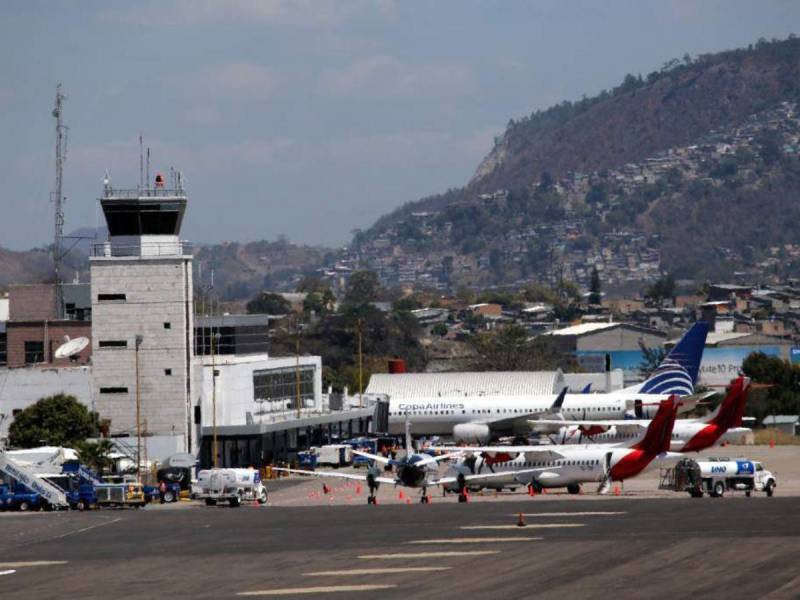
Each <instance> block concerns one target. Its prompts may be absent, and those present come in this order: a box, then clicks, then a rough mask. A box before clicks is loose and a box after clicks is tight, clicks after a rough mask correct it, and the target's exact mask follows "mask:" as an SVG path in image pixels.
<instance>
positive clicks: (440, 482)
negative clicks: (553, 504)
mask: <svg viewBox="0 0 800 600" xmlns="http://www.w3.org/2000/svg"><path fill="white" fill-rule="evenodd" d="M557 468H559V467H546V468H538V469H518V470H516V471H501V472H499V473H478V474H476V475H464V476H463V480H464V481H467V482H469V481H480V480H481V479H494V478H496V477H509V476H510V477H517V476H518V475H528V474H531V473H539V472H541V471H552V470H553V469H557ZM458 482H459V477H442V478H441V479H437V480H436V481H432V482H431V485H450V484H451V483H458Z"/></svg>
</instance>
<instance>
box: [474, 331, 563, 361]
mask: <svg viewBox="0 0 800 600" xmlns="http://www.w3.org/2000/svg"><path fill="white" fill-rule="evenodd" d="M469 343H470V345H471V346H472V350H473V351H474V353H475V358H474V360H473V365H472V368H473V369H474V370H476V371H551V370H554V369H558V368H567V367H574V366H575V365H574V364H573V363H574V361H573V360H572V358H571V357H570V356H568V355H566V354H564V353H563V352H561V351H560V350H558V348H556V347H555V344H554V343H553V340H551V339H549V338H547V337H543V336H539V337H536V338H530V337H529V336H528V332H527V331H526V330H525V328H524V327H521V326H519V325H508V326H505V327H501V328H499V329H496V330H495V331H492V332H487V333H481V334H478V335H475V336H472V337H471V338H470V339H469Z"/></svg>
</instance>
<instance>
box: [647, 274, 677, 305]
mask: <svg viewBox="0 0 800 600" xmlns="http://www.w3.org/2000/svg"><path fill="white" fill-rule="evenodd" d="M674 296H675V277H673V276H672V274H671V273H670V274H668V275H665V276H664V277H660V278H659V279H658V280H657V281H656V282H655V283H654V284H653V285H651V286H650V287H648V288H646V289H645V291H644V297H645V298H648V299H650V300H652V301H653V302H655V303H656V304H658V305H659V306H661V304H663V302H664V300H667V299H669V298H672V297H674Z"/></svg>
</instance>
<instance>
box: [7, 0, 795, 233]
mask: <svg viewBox="0 0 800 600" xmlns="http://www.w3.org/2000/svg"><path fill="white" fill-rule="evenodd" d="M797 29H800V2H796V1H793V0H785V1H781V0H775V1H771V2H770V1H765V0H761V1H759V2H750V1H748V2H740V1H731V0H718V1H717V0H709V1H705V2H688V1H679V0H672V1H670V0H656V1H652V2H651V1H644V0H634V1H608V2H606V1H600V0H598V1H594V2H588V1H586V2H569V1H565V0H553V1H538V2H537V1H530V2H516V1H511V0H502V1H501V0H497V1H493V2H491V1H485V2H478V1H471V0H452V1H446V0H431V1H428V2H422V1H419V2H417V1H411V0H409V1H399V0H398V1H396V2H394V1H391V0H375V1H369V0H352V1H348V0H334V1H327V0H296V1H289V0H261V1H255V0H252V1H248V0H224V1H222V0H220V1H211V0H158V1H155V2H140V3H138V4H136V5H135V3H134V2H130V1H122V2H91V1H78V0H75V1H72V2H67V1H63V2H58V1H55V0H51V1H48V2H36V1H32V0H24V1H21V2H15V1H10V0H4V1H3V2H2V3H0V181H2V182H3V185H2V191H1V192H0V208H1V209H2V212H0V245H3V246H6V247H11V248H14V249H25V248H30V247H32V246H35V245H42V244H46V243H48V242H49V241H50V239H51V236H52V229H53V225H52V221H53V218H52V208H51V204H50V202H49V194H50V191H51V190H52V188H53V180H54V175H53V172H54V162H55V159H54V150H53V145H54V131H53V128H54V119H53V118H52V116H51V115H50V111H51V109H52V104H53V97H54V93H55V86H56V83H57V82H59V81H61V82H63V84H64V90H65V92H66V94H67V96H68V99H67V101H66V108H65V117H66V121H67V124H68V125H69V126H70V131H69V148H68V156H67V163H66V176H65V193H66V195H67V197H68V203H67V219H66V221H67V223H66V230H71V229H74V228H77V227H81V226H91V227H94V225H95V223H96V221H97V219H98V211H97V202H96V198H97V196H98V194H99V192H100V189H101V181H102V177H103V172H104V171H105V170H106V169H107V170H108V171H109V172H110V173H111V176H112V179H113V183H114V184H115V185H117V186H120V187H125V186H131V187H132V186H135V185H136V183H137V181H138V136H139V133H140V132H141V133H142V134H143V135H144V137H145V143H146V144H147V145H149V146H150V147H151V148H152V162H153V171H155V170H162V171H168V169H169V167H170V166H173V165H174V166H175V167H178V168H180V169H182V170H183V172H184V174H185V181H186V187H187V189H188V192H189V201H190V205H189V210H188V213H187V220H186V222H185V226H184V229H183V232H182V233H183V237H185V238H187V239H191V240H194V241H198V242H217V241H221V240H237V241H248V240H255V239H273V238H275V237H276V236H278V235H279V234H281V233H283V234H286V235H287V236H288V237H289V238H290V239H291V240H293V241H297V242H308V243H321V244H341V243H344V242H346V241H347V240H348V239H349V237H350V232H351V230H352V229H353V228H355V227H368V226H369V225H371V224H372V223H373V222H374V220H375V219H376V218H377V217H379V216H380V215H381V214H384V213H385V212H388V211H389V210H391V209H393V208H395V207H397V206H399V205H400V204H402V203H403V202H406V201H409V200H415V199H418V198H420V197H422V196H425V195H428V194H431V193H436V192H441V191H444V190H446V189H447V188H448V187H455V186H460V185H463V184H464V183H466V182H467V181H468V180H469V178H470V177H471V176H472V173H473V172H474V170H475V167H476V166H477V165H478V163H479V161H480V159H481V158H482V157H483V156H484V155H485V154H486V153H487V152H488V151H489V149H490V148H491V145H492V138H493V136H495V135H498V134H500V133H501V132H502V131H503V129H504V127H505V124H506V123H507V122H508V119H509V118H510V117H519V116H522V115H525V114H528V113H530V112H531V111H532V110H534V109H536V108H545V107H547V106H549V105H551V104H553V103H555V102H558V101H560V100H562V99H576V98H580V96H581V95H582V94H587V95H591V94H594V93H596V92H598V91H599V90H601V89H603V88H608V87H611V86H614V85H616V84H618V83H619V82H620V81H621V80H622V78H623V76H624V75H625V74H626V73H628V72H632V73H640V72H641V73H643V74H646V73H647V72H649V71H652V70H654V69H658V68H659V67H660V66H661V65H662V64H663V63H664V62H666V61H667V60H669V59H670V58H673V57H680V56H682V55H683V54H684V53H685V52H689V53H691V54H696V53H700V52H711V51H715V50H721V49H726V48H732V47H737V46H743V45H747V44H748V43H752V42H755V41H756V40H757V39H758V38H759V37H762V36H763V37H766V38H772V37H785V36H786V35H788V34H789V33H791V32H792V31H793V30H797ZM798 33H800V32H798ZM100 219H101V223H102V218H100Z"/></svg>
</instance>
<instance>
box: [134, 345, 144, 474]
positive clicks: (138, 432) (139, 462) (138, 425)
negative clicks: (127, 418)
mask: <svg viewBox="0 0 800 600" xmlns="http://www.w3.org/2000/svg"><path fill="white" fill-rule="evenodd" d="M142 341H144V338H143V337H142V336H141V335H137V336H136V341H135V344H134V348H135V350H134V357H135V360H134V363H135V371H136V479H137V481H138V482H139V483H141V482H142V420H141V417H140V415H141V399H140V395H139V347H140V346H141V345H142Z"/></svg>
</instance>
